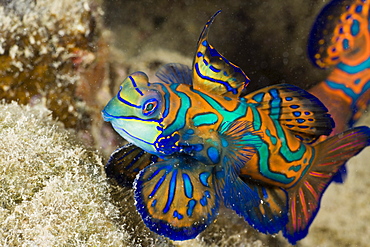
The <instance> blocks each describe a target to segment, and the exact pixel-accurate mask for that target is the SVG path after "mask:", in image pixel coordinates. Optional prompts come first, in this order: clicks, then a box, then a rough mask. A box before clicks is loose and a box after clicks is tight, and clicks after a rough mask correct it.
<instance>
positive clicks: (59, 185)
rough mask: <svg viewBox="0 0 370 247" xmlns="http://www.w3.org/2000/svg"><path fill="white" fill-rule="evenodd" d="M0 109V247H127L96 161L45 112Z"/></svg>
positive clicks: (9, 106) (1, 106)
mask: <svg viewBox="0 0 370 247" xmlns="http://www.w3.org/2000/svg"><path fill="white" fill-rule="evenodd" d="M0 109H1V110H0V111H1V112H2V114H1V116H0V133H1V137H2V138H1V139H0V147H1V148H0V169H1V173H0V174H1V175H0V245H1V246H21V245H22V246H124V245H125V244H127V242H125V241H126V239H127V232H125V231H124V230H123V228H122V226H121V225H120V224H117V223H116V222H117V219H118V214H119V212H118V209H117V208H116V207H115V206H114V205H113V204H112V203H110V196H109V190H110V189H109V185H108V184H107V183H106V181H105V175H104V172H103V171H102V163H101V158H100V157H99V155H98V154H97V153H95V152H92V151H90V150H88V149H86V148H84V147H83V146H82V145H80V144H78V143H77V142H76V140H75V139H74V138H73V137H72V135H71V134H70V133H69V132H67V131H66V130H64V128H63V127H62V126H61V124H60V123H58V122H54V121H52V117H51V112H50V111H49V110H47V109H46V108H45V107H43V106H40V105H37V106H35V107H32V108H31V107H29V106H19V105H18V104H16V103H12V104H4V103H2V104H0Z"/></svg>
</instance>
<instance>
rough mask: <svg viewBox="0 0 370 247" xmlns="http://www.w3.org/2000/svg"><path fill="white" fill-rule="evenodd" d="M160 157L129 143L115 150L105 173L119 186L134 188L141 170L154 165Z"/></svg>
mask: <svg viewBox="0 0 370 247" xmlns="http://www.w3.org/2000/svg"><path fill="white" fill-rule="evenodd" d="M157 161H158V157H157V156H155V155H152V154H149V153H147V152H145V151H144V150H142V149H141V148H138V147H136V146H135V145H133V144H131V143H129V144H126V145H125V146H123V147H120V148H118V149H117V150H115V151H114V152H113V153H112V155H111V157H110V158H109V160H108V162H107V164H106V165H105V172H106V174H107V176H108V177H109V178H113V179H115V180H116V182H117V183H118V184H119V185H122V186H130V187H131V186H132V184H133V182H134V179H135V177H136V175H137V174H138V173H139V172H140V170H142V169H144V168H145V167H147V166H149V165H151V164H154V163H155V162H157Z"/></svg>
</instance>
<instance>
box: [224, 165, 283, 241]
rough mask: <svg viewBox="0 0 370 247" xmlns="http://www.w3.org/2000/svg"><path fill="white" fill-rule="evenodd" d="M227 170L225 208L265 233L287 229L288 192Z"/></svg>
mask: <svg viewBox="0 0 370 247" xmlns="http://www.w3.org/2000/svg"><path fill="white" fill-rule="evenodd" d="M227 166H229V165H227ZM225 170H226V171H227V172H226V175H225V177H224V181H225V182H224V186H223V189H222V193H223V197H224V204H225V206H226V207H228V208H231V209H233V210H235V212H236V213H237V214H238V215H240V216H242V217H243V218H244V219H245V220H246V221H247V222H248V223H249V224H250V225H251V226H253V227H254V228H255V229H257V230H258V231H260V232H262V233H268V234H275V233H278V232H279V231H280V230H281V229H283V227H284V226H285V225H286V224H287V222H288V216H287V205H288V199H287V197H288V195H287V193H286V191H285V190H284V189H281V188H278V187H271V186H268V185H266V184H261V183H260V182H256V181H254V180H252V179H249V178H247V177H242V178H241V177H239V176H237V174H236V172H235V171H233V170H230V169H227V168H226V169H225ZM221 181H222V180H221Z"/></svg>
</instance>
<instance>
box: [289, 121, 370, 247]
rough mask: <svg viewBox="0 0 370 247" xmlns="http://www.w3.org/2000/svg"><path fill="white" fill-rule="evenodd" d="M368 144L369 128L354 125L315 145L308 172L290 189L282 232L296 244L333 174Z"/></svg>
mask: <svg viewBox="0 0 370 247" xmlns="http://www.w3.org/2000/svg"><path fill="white" fill-rule="evenodd" d="M369 145H370V129H369V128H368V127H365V126H362V127H356V128H353V129H349V130H347V131H345V132H343V133H341V134H338V135H335V136H332V137H330V138H328V139H327V140H325V141H323V142H320V143H319V144H317V145H316V146H315V152H316V155H315V157H316V158H315V160H314V163H313V166H312V168H311V170H309V171H308V175H307V176H306V177H305V178H304V179H303V180H302V181H299V183H300V184H297V185H296V186H294V187H293V188H291V189H290V190H288V195H289V214H288V215H289V222H288V224H287V225H286V226H285V229H284V230H283V235H284V237H286V238H287V239H288V240H289V242H290V243H292V244H295V243H296V242H297V241H298V240H300V239H302V238H304V237H305V236H306V235H307V233H308V228H309V226H310V225H311V223H312V221H313V219H314V218H315V216H316V214H317V212H318V209H319V207H320V201H321V197H322V195H323V193H324V191H325V190H326V188H327V187H328V185H329V184H330V183H331V181H332V180H333V175H334V174H335V173H336V172H337V171H338V169H339V168H340V167H341V166H342V165H343V164H344V163H345V162H346V161H347V160H348V159H350V158H351V157H353V156H354V155H356V154H358V153H359V152H360V151H361V150H362V149H364V148H365V147H366V146H369Z"/></svg>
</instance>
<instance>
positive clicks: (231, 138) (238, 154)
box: [218, 121, 263, 173]
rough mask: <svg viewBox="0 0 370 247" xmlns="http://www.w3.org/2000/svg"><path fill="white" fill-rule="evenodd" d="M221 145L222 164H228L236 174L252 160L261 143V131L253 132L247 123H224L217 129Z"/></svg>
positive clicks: (251, 126)
mask: <svg viewBox="0 0 370 247" xmlns="http://www.w3.org/2000/svg"><path fill="white" fill-rule="evenodd" d="M218 131H219V133H220V137H221V144H222V147H223V149H224V150H225V155H224V156H223V157H224V158H223V160H222V162H223V163H225V164H230V166H231V167H233V168H234V170H235V171H236V172H237V173H238V172H239V171H240V169H241V168H242V167H244V166H245V164H246V163H247V162H248V161H249V160H250V159H251V158H252V156H253V155H254V154H255V153H256V151H257V149H258V148H259V147H260V146H261V145H262V143H263V141H262V139H261V136H263V133H262V132H261V131H255V130H254V129H253V124H252V123H251V122H249V121H235V122H232V123H229V122H228V123H224V124H222V125H220V127H219V130H218Z"/></svg>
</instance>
